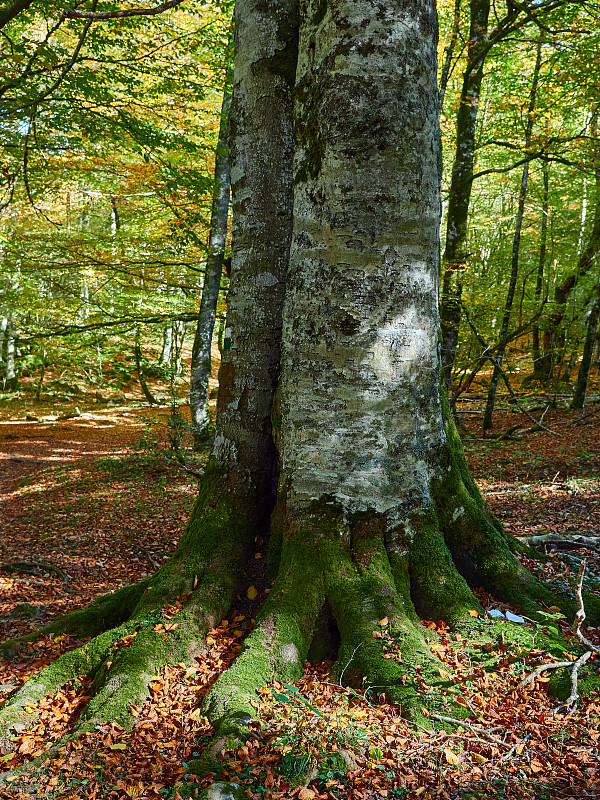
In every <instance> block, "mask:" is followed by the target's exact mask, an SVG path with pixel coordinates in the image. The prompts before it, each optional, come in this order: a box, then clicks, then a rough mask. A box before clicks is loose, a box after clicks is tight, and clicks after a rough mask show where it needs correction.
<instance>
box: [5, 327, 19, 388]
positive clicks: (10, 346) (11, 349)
mask: <svg viewBox="0 0 600 800" xmlns="http://www.w3.org/2000/svg"><path fill="white" fill-rule="evenodd" d="M15 359H16V352H15V327H14V323H13V321H12V319H11V318H10V317H9V318H8V324H7V327H6V377H5V379H4V385H5V387H6V389H7V390H8V391H9V392H14V391H15V390H16V388H17V384H18V381H17V371H16V364H15Z"/></svg>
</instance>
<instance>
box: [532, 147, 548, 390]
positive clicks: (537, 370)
mask: <svg viewBox="0 0 600 800" xmlns="http://www.w3.org/2000/svg"><path fill="white" fill-rule="evenodd" d="M542 177H543V190H542V225H541V230H540V251H539V256H538V271H537V280H536V284H535V301H536V305H537V306H539V304H540V301H541V298H542V289H543V286H544V274H545V270H546V242H547V239H548V194H549V183H550V177H549V171H548V162H547V161H543V162H542ZM547 296H548V294H547V292H546V297H547ZM531 355H532V358H533V374H532V376H531V379H532V380H534V381H539V380H543V379H544V375H545V373H546V370H545V369H544V361H543V356H542V349H541V344H540V328H539V326H538V324H537V323H536V324H535V325H534V327H533V344H532V347H531Z"/></svg>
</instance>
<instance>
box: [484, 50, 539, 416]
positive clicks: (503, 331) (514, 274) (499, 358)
mask: <svg viewBox="0 0 600 800" xmlns="http://www.w3.org/2000/svg"><path fill="white" fill-rule="evenodd" d="M541 65H542V45H541V42H540V41H538V46H537V56H536V60H535V67H534V70H533V79H532V83H531V92H530V95H529V107H528V109H527V126H526V128H525V153H526V154H527V155H526V161H525V165H524V166H523V174H522V176H521V186H520V188H519V202H518V205H517V218H516V221H515V235H514V237H513V246H512V256H511V265H510V281H509V284H508V292H507V295H506V303H505V305H504V314H503V315H502V325H501V326H500V341H503V340H504V339H505V338H506V335H507V334H508V326H509V324H510V316H511V312H512V307H513V302H514V299H515V289H516V286H517V278H518V275H519V253H520V249H521V231H522V228H523V216H524V214H525V200H526V199H527V184H528V181H529V155H528V154H529V149H530V147H531V134H532V132H533V124H534V110H535V102H536V96H537V89H538V81H539V77H540V68H541ZM505 350H506V347H505V346H501V347H499V348H498V350H497V351H496V357H495V359H494V370H493V372H492V379H491V381H490V388H489V390H488V395H487V400H486V404H485V411H484V413H483V430H484V431H486V430H489V429H490V428H491V427H492V424H493V423H492V415H493V413H494V405H495V403H496V389H497V388H498V381H499V380H500V375H501V372H502V362H503V360H504V353H505Z"/></svg>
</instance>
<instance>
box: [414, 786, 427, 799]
mask: <svg viewBox="0 0 600 800" xmlns="http://www.w3.org/2000/svg"><path fill="white" fill-rule="evenodd" d="M424 791H425V787H424V786H419V788H418V789H417V790H416V791H415V794H416V795H417V797H418V796H419V795H421V794H423V792H424Z"/></svg>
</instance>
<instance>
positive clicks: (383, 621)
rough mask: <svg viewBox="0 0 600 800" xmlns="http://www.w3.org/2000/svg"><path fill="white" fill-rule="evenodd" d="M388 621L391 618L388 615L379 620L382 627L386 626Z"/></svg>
mask: <svg viewBox="0 0 600 800" xmlns="http://www.w3.org/2000/svg"><path fill="white" fill-rule="evenodd" d="M388 622H389V619H388V618H387V617H384V618H383V619H380V620H379V624H380V625H381V627H382V628H385V626H386V625H387V624H388Z"/></svg>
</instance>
